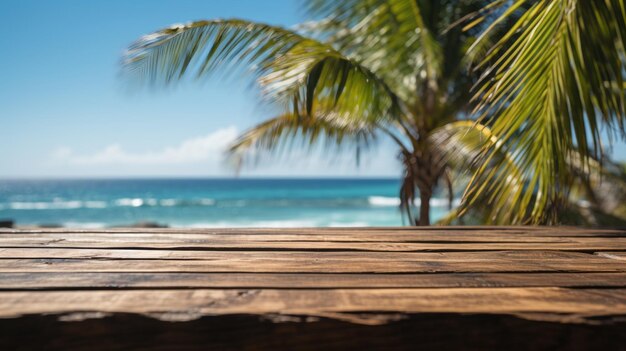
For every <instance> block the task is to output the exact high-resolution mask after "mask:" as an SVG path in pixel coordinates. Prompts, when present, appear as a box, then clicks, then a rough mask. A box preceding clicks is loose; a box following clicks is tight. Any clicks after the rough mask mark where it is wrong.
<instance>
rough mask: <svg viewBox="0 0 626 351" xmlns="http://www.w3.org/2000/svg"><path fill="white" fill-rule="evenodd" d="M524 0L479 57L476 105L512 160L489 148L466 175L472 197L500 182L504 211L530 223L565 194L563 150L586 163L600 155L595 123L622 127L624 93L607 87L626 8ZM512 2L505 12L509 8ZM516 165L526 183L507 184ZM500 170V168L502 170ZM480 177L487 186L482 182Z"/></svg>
mask: <svg viewBox="0 0 626 351" xmlns="http://www.w3.org/2000/svg"><path fill="white" fill-rule="evenodd" d="M527 3H528V4H531V6H530V7H529V8H528V9H527V10H526V11H525V12H524V13H523V14H522V15H521V17H520V18H519V20H518V21H517V23H516V24H515V25H514V26H513V27H512V28H511V29H510V30H509V32H507V33H506V34H505V35H504V36H503V37H502V38H501V39H500V40H499V42H498V43H497V44H496V46H495V47H494V48H492V50H491V51H490V52H489V54H488V55H487V56H486V57H485V60H484V64H485V65H488V66H489V70H488V78H489V79H485V80H484V84H483V85H482V86H481V87H480V89H479V90H478V92H477V96H478V97H479V98H480V102H479V106H478V111H479V112H480V113H481V115H482V116H483V117H485V116H496V117H495V118H494V119H492V120H490V121H487V122H488V123H490V124H491V130H492V132H493V133H494V135H496V136H497V138H498V139H499V140H501V141H502V142H503V144H502V145H507V147H508V148H509V149H510V150H514V153H513V155H514V156H513V157H514V159H515V162H513V163H510V164H509V163H503V162H498V163H497V167H499V168H500V169H501V172H497V173H496V172H493V171H492V167H493V166H494V165H493V163H491V162H489V161H492V160H493V155H494V153H498V152H499V148H491V149H488V150H487V151H486V154H487V156H486V160H487V161H488V162H485V163H484V165H483V166H482V167H481V168H480V169H479V171H478V174H477V176H476V177H475V178H474V182H473V183H472V184H470V187H471V190H470V191H469V195H470V202H476V201H477V199H479V198H481V193H482V192H483V191H489V192H494V191H496V189H500V190H502V191H505V192H504V193H500V194H501V195H500V196H501V197H507V198H509V199H510V201H511V203H513V204H514V206H512V207H511V208H510V211H514V212H516V213H520V214H524V215H522V216H521V217H526V218H528V219H529V221H530V222H532V223H546V222H555V221H557V220H558V218H557V217H558V216H557V215H556V214H557V213H558V209H559V207H560V206H562V205H563V203H564V201H565V200H564V198H563V197H564V195H566V194H567V193H568V190H567V188H568V186H569V184H570V183H571V178H572V172H571V169H570V167H569V165H568V162H567V159H568V157H574V156H572V155H580V157H582V160H583V163H584V164H588V160H589V159H590V158H591V157H597V158H599V157H600V156H601V152H602V151H601V150H602V148H601V141H602V140H601V139H602V138H601V128H602V126H607V127H608V128H609V130H613V131H616V130H622V131H623V123H624V117H625V113H624V112H625V111H624V106H625V105H624V94H623V92H620V93H617V92H615V90H614V89H611V88H610V85H611V84H607V82H614V84H616V85H617V86H621V85H622V84H623V81H624V72H625V67H624V62H625V61H624V57H626V56H625V51H624V47H625V46H624V39H625V38H626V26H625V25H624V23H626V11H625V10H624V1H623V0H598V1H582V0H540V1H533V2H530V1H528V0H517V1H515V5H514V7H516V8H521V6H522V5H524V4H527ZM512 11H513V10H510V11H507V12H506V13H504V14H503V15H502V16H503V17H505V16H509V15H510V14H511V13H512ZM511 164H515V167H517V168H518V169H519V170H520V171H521V172H522V174H523V178H524V179H526V182H525V186H524V187H517V188H512V187H510V186H508V185H506V184H505V183H506V181H507V178H506V176H503V175H501V174H502V172H504V174H506V173H512V172H514V169H512V166H511ZM499 174H500V175H499ZM477 181H480V182H481V183H482V182H484V181H487V183H488V185H487V186H483V185H482V184H480V183H477Z"/></svg>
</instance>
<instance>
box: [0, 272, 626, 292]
mask: <svg viewBox="0 0 626 351" xmlns="http://www.w3.org/2000/svg"><path fill="white" fill-rule="evenodd" d="M553 286H559V287H577V288H592V287H614V288H626V273H597V272H593V273H559V272H556V273H524V274H510V273H439V274H385V273H379V274H350V273H348V274H334V273H326V274H319V273H311V274H297V273H229V274H223V273H181V272H177V273H159V274H155V273H98V272H91V273H84V272H78V273H76V272H69V273H68V272H38V273H0V290H9V291H10V290H13V291H16V290H60V289H62V290H72V289H74V290H79V289H93V290H101V289H142V288H143V289H146V288H149V289H173V288H177V289H196V288H231V289H240V288H259V289H262V288H279V289H283V288H289V289H295V288H298V289H337V288H339V289H342V288H343V289H346V288H458V287H482V288H485V287H553Z"/></svg>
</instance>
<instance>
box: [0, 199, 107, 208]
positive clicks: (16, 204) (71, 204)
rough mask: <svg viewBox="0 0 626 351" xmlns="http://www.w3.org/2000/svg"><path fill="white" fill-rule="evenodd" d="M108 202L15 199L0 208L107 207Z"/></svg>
mask: <svg viewBox="0 0 626 351" xmlns="http://www.w3.org/2000/svg"><path fill="white" fill-rule="evenodd" d="M105 207H107V203H106V202H104V201H78V200H71V201H50V202H46V201H33V202H25V201H14V202H10V203H7V204H2V205H0V209H5V208H6V209H11V210H73V209H78V208H105Z"/></svg>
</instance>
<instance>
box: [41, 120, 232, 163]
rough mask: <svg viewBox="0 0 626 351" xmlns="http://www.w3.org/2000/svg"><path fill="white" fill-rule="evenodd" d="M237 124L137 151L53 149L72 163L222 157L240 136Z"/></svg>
mask: <svg viewBox="0 0 626 351" xmlns="http://www.w3.org/2000/svg"><path fill="white" fill-rule="evenodd" d="M237 134H238V132H237V128H235V127H228V128H224V129H219V130H217V131H215V132H212V133H210V134H208V135H205V136H201V137H196V138H191V139H187V140H184V141H183V142H181V143H180V144H178V145H176V146H168V147H165V148H164V149H162V150H158V151H152V152H144V153H135V152H131V151H128V150H125V149H124V147H123V146H122V145H120V144H111V145H108V146H107V147H105V148H104V149H103V150H101V151H98V152H96V153H94V154H92V155H84V154H77V153H76V152H74V150H72V149H71V148H68V147H61V148H59V149H57V150H56V151H55V152H54V153H53V159H54V160H55V161H56V162H60V163H65V164H72V165H81V166H87V165H90V166H92V165H177V164H178V165H179V164H190V163H196V162H207V161H213V162H215V161H219V160H221V159H222V157H223V153H224V151H225V150H226V148H227V147H228V145H229V144H230V143H232V142H233V141H234V140H235V138H236V137H237Z"/></svg>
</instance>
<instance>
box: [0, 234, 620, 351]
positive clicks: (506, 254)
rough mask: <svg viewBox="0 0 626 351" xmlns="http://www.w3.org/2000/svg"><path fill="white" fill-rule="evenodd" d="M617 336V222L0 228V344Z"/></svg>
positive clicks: (585, 339)
mask: <svg viewBox="0 0 626 351" xmlns="http://www.w3.org/2000/svg"><path fill="white" fill-rule="evenodd" d="M94 318H95V319H94ZM502 323H505V325H503V324H502ZM507 325H508V326H509V327H507ZM73 326H75V327H73ZM85 326H93V327H94V328H96V329H95V330H97V331H88V330H87V328H85ZM511 326H515V328H513V327H511ZM145 328H148V329H149V330H152V331H153V332H154V337H151V338H148V339H143V340H142V341H141V342H139V339H138V333H139V334H141V333H140V332H138V331H141V330H144V329H145ZM455 328H456V329H455ZM24 330H28V331H30V332H32V333H34V334H33V335H39V336H40V338H41V340H40V341H41V342H39V343H38V342H37V341H36V340H32V339H31V338H29V337H26V334H24ZM467 330H471V332H469V333H468V332H466V331H467ZM200 331H202V333H203V334H202V337H200V336H199V334H198V333H200ZM408 331H410V332H408ZM426 331H427V332H426ZM133 333H134V334H133ZM172 333H174V334H172ZM350 333H353V334H350ZM411 333H412V334H411ZM454 333H457V334H454ZM625 333H626V231H624V230H620V229H594V228H572V227H433V228H425V229H415V228H367V229H365V228H320V229H318V228H305V229H298V228H294V229H267V228H265V229H245V228H244V229H239V228H237V229H162V228H158V229H124V228H118V229H112V230H69V229H27V230H12V229H1V230H0V349H20V347H17V346H19V345H26V346H25V347H22V348H23V349H33V348H35V349H37V348H43V349H72V347H69V348H68V346H72V345H73V346H75V347H74V349H90V350H93V349H98V347H99V346H102V347H103V348H102V349H107V348H106V347H105V345H108V346H110V347H109V349H110V348H135V349H172V348H176V349H204V347H203V346H207V345H210V346H211V348H213V349H219V350H228V349H242V348H243V349H272V350H275V349H285V348H286V349H293V350H297V349H311V348H307V345H309V346H310V345H311V343H313V344H312V345H314V346H323V348H325V349H329V350H332V349H349V348H355V347H357V348H360V349H364V350H366V349H388V348H386V347H392V348H393V349H399V350H401V349H413V347H412V346H414V345H415V343H416V342H419V341H422V342H423V343H424V345H420V346H423V348H424V349H429V348H430V349H442V348H446V347H453V346H454V345H456V347H455V348H457V349H458V348H467V349H471V347H467V346H468V344H467V342H466V343H456V344H455V343H454V340H456V339H455V337H454V335H456V338H457V339H459V340H474V342H476V343H477V345H478V344H480V345H483V346H484V347H486V348H491V349H494V348H500V349H502V348H506V349H511V350H514V349H524V348H523V347H521V346H519V345H527V346H528V347H531V346H532V347H531V348H533V349H558V348H559V346H560V347H561V348H565V349H577V348H578V349H589V348H591V345H593V346H598V345H602V347H603V349H607V350H609V349H619V347H620V345H623V344H620V340H626V335H625ZM77 335H79V336H80V335H82V338H77V337H76V336H77ZM416 335H419V336H421V338H420V339H415V338H416ZM375 336H378V338H376V337H375ZM85 338H90V339H92V340H91V341H85V340H87V339H85ZM380 338H382V339H385V338H387V340H388V342H387V343H381V341H380ZM607 338H608V341H607ZM531 339H532V340H533V343H532V345H531V344H530V343H528V342H526V341H530V340H531ZM485 340H490V341H489V343H485ZM554 340H558V342H555V341H554ZM94 341H95V342H94ZM514 341H515V342H514ZM3 342H4V343H5V344H3ZM525 342H526V343H525ZM174 345H176V346H174ZM29 346H31V347H29ZM374 346H377V348H374ZM518 346H519V347H518ZM313 349H317V347H315V348H313ZM478 349H485V348H478Z"/></svg>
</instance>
